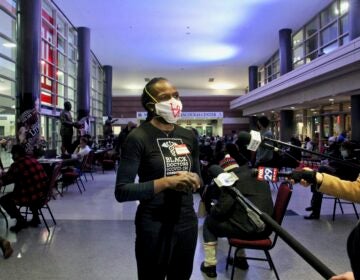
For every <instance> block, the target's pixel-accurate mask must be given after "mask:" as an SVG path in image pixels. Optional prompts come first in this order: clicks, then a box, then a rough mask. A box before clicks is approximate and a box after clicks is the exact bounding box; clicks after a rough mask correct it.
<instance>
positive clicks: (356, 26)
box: [349, 0, 360, 40]
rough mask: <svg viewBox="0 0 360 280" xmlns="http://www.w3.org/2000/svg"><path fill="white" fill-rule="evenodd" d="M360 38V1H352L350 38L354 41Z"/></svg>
mask: <svg viewBox="0 0 360 280" xmlns="http://www.w3.org/2000/svg"><path fill="white" fill-rule="evenodd" d="M359 36H360V0H350V9H349V37H350V40H353V39H355V38H357V37H359Z"/></svg>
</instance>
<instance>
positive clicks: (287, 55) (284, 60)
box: [279, 28, 292, 75]
mask: <svg viewBox="0 0 360 280" xmlns="http://www.w3.org/2000/svg"><path fill="white" fill-rule="evenodd" d="M279 59H280V75H284V74H286V73H288V72H290V71H291V70H292V47H291V29H288V28H285V29H281V30H280V31H279Z"/></svg>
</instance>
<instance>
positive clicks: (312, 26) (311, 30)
mask: <svg viewBox="0 0 360 280" xmlns="http://www.w3.org/2000/svg"><path fill="white" fill-rule="evenodd" d="M317 30H318V26H317V20H316V19H314V20H313V21H311V22H310V23H309V24H307V25H306V26H305V36H306V38H309V37H311V35H313V34H315V33H316V32H317Z"/></svg>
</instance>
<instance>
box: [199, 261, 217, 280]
mask: <svg viewBox="0 0 360 280" xmlns="http://www.w3.org/2000/svg"><path fill="white" fill-rule="evenodd" d="M200 270H201V272H203V273H205V274H206V276H207V277H210V278H216V276H217V274H216V265H210V266H205V262H202V263H201V266H200Z"/></svg>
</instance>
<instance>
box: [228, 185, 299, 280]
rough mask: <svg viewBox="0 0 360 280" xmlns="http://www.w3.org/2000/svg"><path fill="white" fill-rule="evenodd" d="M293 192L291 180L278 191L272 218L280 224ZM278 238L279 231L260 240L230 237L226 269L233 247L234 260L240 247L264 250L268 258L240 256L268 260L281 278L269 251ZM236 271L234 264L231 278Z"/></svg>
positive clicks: (276, 274) (277, 276) (271, 267)
mask: <svg viewBox="0 0 360 280" xmlns="http://www.w3.org/2000/svg"><path fill="white" fill-rule="evenodd" d="M291 194H292V187H291V184H290V183H289V182H283V183H281V185H280V187H279V190H278V193H277V196H276V201H275V205H274V213H273V215H272V218H273V219H274V220H275V221H276V222H277V223H278V224H279V225H281V223H282V221H283V219H284V216H285V212H286V209H287V207H288V204H289V201H290V198H291ZM277 239H278V234H277V233H274V236H273V239H270V237H269V238H266V239H259V240H242V239H237V238H229V239H228V242H229V245H230V247H229V253H228V257H227V260H226V270H227V269H228V266H229V260H230V254H231V250H232V247H235V248H236V249H235V253H234V260H235V256H236V253H237V252H238V251H239V250H240V249H252V250H262V251H264V253H265V256H266V258H253V257H246V256H244V257H240V258H245V259H249V260H258V261H267V262H268V263H269V265H270V269H273V270H274V273H275V276H276V279H280V278H279V275H278V273H277V271H276V269H275V265H274V262H273V261H272V258H271V256H270V252H269V251H270V250H271V249H272V248H274V247H275V244H276V241H277ZM238 258H239V257H238ZM234 272H235V266H234V265H233V267H232V271H231V280H232V279H234Z"/></svg>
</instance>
